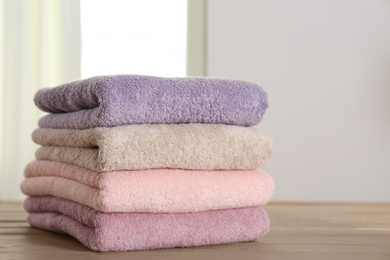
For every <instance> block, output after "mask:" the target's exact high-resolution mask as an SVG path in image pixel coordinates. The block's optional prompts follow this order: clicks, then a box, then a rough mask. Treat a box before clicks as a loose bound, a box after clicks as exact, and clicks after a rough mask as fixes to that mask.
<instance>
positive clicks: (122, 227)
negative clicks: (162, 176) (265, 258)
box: [24, 197, 269, 252]
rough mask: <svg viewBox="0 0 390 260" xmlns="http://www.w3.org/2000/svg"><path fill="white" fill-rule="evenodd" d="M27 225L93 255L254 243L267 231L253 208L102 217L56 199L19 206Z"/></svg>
mask: <svg viewBox="0 0 390 260" xmlns="http://www.w3.org/2000/svg"><path fill="white" fill-rule="evenodd" d="M24 207H25V209H26V211H28V212H30V214H29V216H28V222H29V223H30V224H31V225H32V226H34V227H37V228H42V229H46V230H49V231H54V232H59V233H67V234H69V235H71V236H73V237H75V238H76V239H78V240H79V241H80V242H81V243H83V244H84V245H85V246H87V247H88V248H90V249H92V250H94V251H103V252H104V251H128V250H146V249H157V248H169V247H190V246H201V245H213V244H225V243H232V242H245V241H253V240H255V239H257V238H259V237H261V236H263V235H265V234H266V233H267V232H268V229H269V219H268V216H267V214H266V212H265V211H264V210H263V209H261V208H258V207H249V208H239V209H226V210H214V211H203V212H196V213H181V214H148V213H102V212H98V211H96V210H94V209H92V208H89V207H86V206H83V205H81V204H78V203H75V202H72V201H69V200H64V199H59V198H55V197H31V198H27V199H26V200H25V203H24Z"/></svg>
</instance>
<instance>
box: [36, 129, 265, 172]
mask: <svg viewBox="0 0 390 260" xmlns="http://www.w3.org/2000/svg"><path fill="white" fill-rule="evenodd" d="M32 137H33V140H34V142H36V143H37V144H41V145H44V146H43V147H41V148H40V149H38V150H37V152H36V154H35V155H36V158H37V159H43V160H54V161H61V162H66V163H70V164H75V165H79V166H82V167H85V168H88V169H91V170H94V171H99V172H103V171H111V170H138V169H153V168H154V169H156V168H181V169H194V170H222V169H257V168H260V167H262V166H264V165H265V164H266V163H268V161H269V160H270V157H271V153H272V141H271V138H270V137H268V136H267V135H265V134H263V133H261V132H260V131H258V130H256V129H254V128H251V127H242V126H233V125H221V124H220V125H215V124H214V125H208V124H181V125H175V124H171V125H168V124H165V125H129V126H118V127H110V128H92V129H86V130H73V129H50V128H39V129H37V130H35V131H34V133H33V135H32Z"/></svg>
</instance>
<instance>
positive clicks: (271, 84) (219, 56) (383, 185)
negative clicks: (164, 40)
mask: <svg viewBox="0 0 390 260" xmlns="http://www.w3.org/2000/svg"><path fill="white" fill-rule="evenodd" d="M207 8H208V16H207V19H208V32H207V52H208V54H207V60H208V61H207V70H208V71H207V72H208V76H219V77H229V78H239V79H244V80H248V81H253V82H256V83H258V84H260V85H262V86H263V87H264V89H265V90H266V91H267V92H268V93H269V103H270V108H269V110H268V112H267V113H266V116H265V118H264V120H263V122H262V123H261V124H260V125H259V126H257V128H258V129H260V130H263V131H264V132H266V133H268V134H269V135H270V136H271V137H273V139H274V150H275V151H274V155H273V159H272V160H271V163H270V164H269V165H268V166H267V167H266V168H265V169H266V170H267V171H268V172H269V173H270V174H271V175H272V176H273V177H274V179H275V183H276V194H275V196H274V198H273V199H274V200H305V201H307V200H310V201H316V200H320V201H333V200H334V201H390V166H389V162H390V1H385V0H366V1H355V0H340V1H335V0H334V1H325V0H322V1H311V0H295V1H289V0H269V1H259V0H230V1H226V0H209V1H208V6H207Z"/></svg>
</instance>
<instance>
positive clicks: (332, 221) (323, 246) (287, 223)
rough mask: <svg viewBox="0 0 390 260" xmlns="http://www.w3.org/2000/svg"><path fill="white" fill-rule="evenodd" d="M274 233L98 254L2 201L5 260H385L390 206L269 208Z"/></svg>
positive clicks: (389, 247)
mask: <svg viewBox="0 0 390 260" xmlns="http://www.w3.org/2000/svg"><path fill="white" fill-rule="evenodd" d="M264 208H265V209H266V210H267V212H268V214H269V216H270V218H271V229H270V232H269V233H268V234H267V235H266V236H265V237H263V238H261V239H259V240H257V241H255V242H250V243H234V244H228V245H218V246H202V247H194V248H174V249H160V250H151V251H138V252H110V253H96V252H92V251H90V250H89V249H87V248H85V247H84V246H83V245H82V244H81V243H79V242H78V241H77V240H76V239H74V238H72V237H70V236H66V235H59V234H55V233H51V232H46V231H43V230H39V229H36V228H32V227H30V226H29V225H28V223H27V222H26V217H27V214H26V213H25V212H24V210H23V207H22V204H21V203H20V202H0V259H238V260H240V259H243V260H244V259H276V260H277V259H331V260H334V259H370V260H371V259H373V260H374V259H385V260H390V203H298V202H297V203H293V202H288V203H283V202H272V203H270V204H268V205H266V206H265V207H264Z"/></svg>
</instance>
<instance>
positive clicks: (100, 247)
mask: <svg viewBox="0 0 390 260" xmlns="http://www.w3.org/2000/svg"><path fill="white" fill-rule="evenodd" d="M34 102H35V104H36V105H37V106H38V108H40V109H41V110H43V111H45V112H48V113H49V114H48V115H46V116H44V117H42V118H41V119H40V120H39V129H36V130H35V131H34V132H33V134H32V139H33V141H34V142H35V143H37V144H39V145H41V147H40V148H39V149H38V150H37V151H36V154H35V157H36V159H37V160H35V161H33V162H31V163H29V164H28V165H27V166H26V168H25V172H24V176H25V179H24V180H23V182H22V183H21V190H22V192H23V193H24V194H26V195H27V196H29V197H28V198H27V199H26V200H25V203H24V207H25V210H26V211H27V212H28V213H29V216H28V222H29V223H30V224H31V225H32V226H34V227H37V228H41V229H45V230H49V231H53V232H57V233H65V234H69V235H71V236H73V237H75V238H76V239H78V240H79V241H80V242H81V243H82V244H83V245H85V246H86V247H88V248H90V249H91V250H94V251H101V252H107V251H128V250H147V249H159V248H170V247H190V246H201V245H214V244H224V243H232V242H247V241H253V240H256V239H258V238H260V237H262V236H263V235H265V234H266V233H267V232H268V230H269V219H268V216H267V213H266V212H265V210H264V209H262V208H260V207H259V206H262V205H265V204H266V203H268V201H269V200H270V199H271V197H272V195H273V193H274V191H275V185H274V181H273V179H272V178H271V176H269V175H268V174H267V173H265V172H263V171H261V170H259V168H261V167H263V166H265V165H266V164H267V163H268V162H269V160H270V158H271V155H272V150H273V147H272V140H271V138H270V137H269V136H268V135H266V134H264V133H262V132H261V131H259V130H257V129H255V128H253V127H251V126H254V125H256V124H258V123H259V122H260V121H261V120H262V118H263V115H264V113H265V111H266V109H267V108H268V101H267V94H266V93H265V92H264V90H263V89H262V88H261V87H260V86H258V85H256V84H253V83H250V82H246V81H242V80H232V79H221V78H195V77H186V78H162V77H153V76H140V75H114V76H98V77H93V78H89V79H83V80H79V81H74V82H70V83H66V84H63V85H61V86H58V87H56V88H51V89H41V90H39V91H38V92H37V93H36V95H35V98H34Z"/></svg>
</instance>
